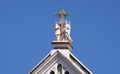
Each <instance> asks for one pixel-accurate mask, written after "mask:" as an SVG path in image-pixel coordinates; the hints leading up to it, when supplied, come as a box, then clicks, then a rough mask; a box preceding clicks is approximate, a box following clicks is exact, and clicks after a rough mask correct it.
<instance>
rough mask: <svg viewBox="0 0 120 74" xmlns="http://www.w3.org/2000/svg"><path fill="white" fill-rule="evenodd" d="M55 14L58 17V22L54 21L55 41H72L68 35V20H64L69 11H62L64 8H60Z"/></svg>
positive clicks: (69, 27)
mask: <svg viewBox="0 0 120 74" xmlns="http://www.w3.org/2000/svg"><path fill="white" fill-rule="evenodd" d="M55 16H59V17H60V21H59V23H57V22H56V23H55V36H56V40H57V41H70V42H71V41H72V39H71V37H70V29H71V26H70V21H65V20H64V18H65V17H66V16H70V14H69V13H66V12H65V11H64V8H62V9H61V11H60V12H59V13H56V14H55Z"/></svg>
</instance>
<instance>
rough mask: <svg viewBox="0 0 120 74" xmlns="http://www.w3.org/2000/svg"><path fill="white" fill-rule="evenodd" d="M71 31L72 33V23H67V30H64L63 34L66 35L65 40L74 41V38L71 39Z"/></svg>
mask: <svg viewBox="0 0 120 74" xmlns="http://www.w3.org/2000/svg"><path fill="white" fill-rule="evenodd" d="M70 31H71V26H70V21H69V22H68V21H65V28H64V29H63V32H64V34H65V40H68V41H72V38H71V37H70Z"/></svg>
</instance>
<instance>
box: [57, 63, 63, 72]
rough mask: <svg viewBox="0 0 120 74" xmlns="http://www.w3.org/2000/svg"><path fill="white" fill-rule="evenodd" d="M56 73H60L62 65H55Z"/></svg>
mask: <svg viewBox="0 0 120 74" xmlns="http://www.w3.org/2000/svg"><path fill="white" fill-rule="evenodd" d="M57 74H62V65H61V64H58V66H57Z"/></svg>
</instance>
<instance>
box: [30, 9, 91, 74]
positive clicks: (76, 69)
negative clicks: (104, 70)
mask: <svg viewBox="0 0 120 74" xmlns="http://www.w3.org/2000/svg"><path fill="white" fill-rule="evenodd" d="M55 15H56V16H59V17H60V21H59V22H56V23H55V37H56V40H55V41H52V45H53V47H54V49H53V50H52V51H51V52H50V53H49V54H48V55H47V56H46V57H45V58H44V59H43V60H42V61H41V62H40V63H38V64H37V65H36V66H35V67H34V68H33V69H32V70H31V71H30V72H29V74H92V72H91V71H90V70H88V69H87V67H85V66H84V65H83V64H82V63H81V62H80V61H79V60H78V59H77V58H76V57H75V56H74V55H73V54H72V53H71V52H70V51H71V50H72V49H73V46H72V38H71V36H70V31H71V26H70V21H65V20H64V19H65V17H66V16H69V15H70V14H69V13H66V12H65V11H64V9H63V8H62V9H61V11H60V12H59V13H56V14H55Z"/></svg>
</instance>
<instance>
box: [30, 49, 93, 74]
mask: <svg viewBox="0 0 120 74" xmlns="http://www.w3.org/2000/svg"><path fill="white" fill-rule="evenodd" d="M59 64H60V65H61V66H62V74H64V73H65V72H66V71H68V72H69V74H92V73H91V72H90V71H89V70H88V69H87V68H86V67H85V66H84V65H83V64H82V63H81V62H80V61H78V60H77V59H76V58H75V56H74V55H73V54H72V53H71V52H70V51H69V50H52V51H51V52H50V53H49V55H48V56H47V57H46V58H44V59H43V60H42V61H41V62H40V63H39V64H38V65H37V66H36V67H35V68H33V69H32V70H31V72H30V73H29V74H50V72H51V71H54V73H55V74H57V71H58V70H57V66H58V65H59Z"/></svg>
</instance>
